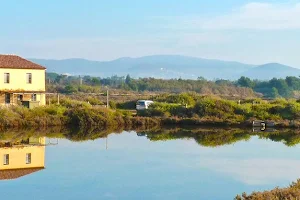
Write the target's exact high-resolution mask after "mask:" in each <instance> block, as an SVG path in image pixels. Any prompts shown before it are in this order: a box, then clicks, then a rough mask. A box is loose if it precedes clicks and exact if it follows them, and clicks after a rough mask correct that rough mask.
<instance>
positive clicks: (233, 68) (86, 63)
mask: <svg viewBox="0 0 300 200" xmlns="http://www.w3.org/2000/svg"><path fill="white" fill-rule="evenodd" d="M29 60H31V61H33V62H35V63H38V64H40V65H43V66H45V67H47V72H56V73H59V74H64V73H68V74H72V75H91V76H100V77H108V76H112V75H118V76H125V75H127V74H130V75H131V76H132V77H136V78H138V77H154V78H163V79H170V78H180V77H181V78H183V79H197V78H198V77H204V78H206V79H231V80H233V79H238V78H239V77H241V76H247V77H249V78H251V79H261V80H267V79H271V78H273V77H276V78H285V77H286V76H299V75H300V69H297V68H293V67H289V66H286V65H282V64H279V63H269V64H265V65H259V66H257V65H249V64H244V63H240V62H230V61H222V60H212V59H202V58H195V57H187V56H179V55H154V56H145V57H140V58H120V59H116V60H112V61H90V60H85V59H77V58H75V59H65V60H46V59H29Z"/></svg>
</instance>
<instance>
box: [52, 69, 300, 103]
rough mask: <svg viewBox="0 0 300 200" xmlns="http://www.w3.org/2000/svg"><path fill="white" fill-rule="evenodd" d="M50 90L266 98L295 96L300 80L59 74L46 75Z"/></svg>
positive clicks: (294, 78)
mask: <svg viewBox="0 0 300 200" xmlns="http://www.w3.org/2000/svg"><path fill="white" fill-rule="evenodd" d="M47 80H48V81H47V83H48V84H47V87H48V90H50V91H56V92H61V93H76V92H95V93H97V92H100V91H101V90H102V91H103V90H104V89H105V88H112V89H122V90H126V91H137V92H144V91H151V92H171V93H182V92H197V93H200V94H214V95H229V96H230V95H231V96H232V95H239V96H253V95H254V92H256V93H260V94H262V95H263V96H264V97H268V98H277V97H285V98H289V97H293V96H294V94H295V91H300V78H299V77H292V76H288V77H286V78H285V79H283V78H279V79H277V78H273V79H271V80H265V81H262V80H252V79H250V78H247V77H244V76H243V77H241V78H239V79H238V80H236V81H231V80H223V79H218V80H206V79H205V78H203V77H199V78H198V79H197V80H186V79H181V78H178V79H167V80H166V79H156V78H138V79H135V78H132V77H130V75H127V76H116V75H115V76H111V77H107V78H101V77H92V76H82V77H80V76H67V75H59V74H56V73H47Z"/></svg>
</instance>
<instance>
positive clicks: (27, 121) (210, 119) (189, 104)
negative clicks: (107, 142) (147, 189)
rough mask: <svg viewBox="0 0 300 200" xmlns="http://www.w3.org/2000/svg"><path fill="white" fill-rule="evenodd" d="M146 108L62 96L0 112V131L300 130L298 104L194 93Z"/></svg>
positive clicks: (165, 98) (161, 100)
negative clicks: (257, 125) (266, 124)
mask: <svg viewBox="0 0 300 200" xmlns="http://www.w3.org/2000/svg"><path fill="white" fill-rule="evenodd" d="M153 100H154V101H155V103H154V104H152V105H151V106H150V109H148V110H144V111H140V112H138V115H137V116H133V115H132V112H130V111H129V110H130V109H134V106H135V104H134V101H128V102H123V103H114V102H113V101H111V102H110V104H111V109H107V108H105V107H103V106H101V105H97V104H96V103H91V102H89V101H79V100H73V99H70V98H67V97H64V98H62V99H61V101H60V105H56V104H52V105H50V106H45V107H38V108H34V109H31V110H30V109H27V108H24V107H19V106H12V107H2V108H1V109H0V128H7V127H49V126H77V127H78V126H79V127H94V126H95V127H108V126H157V125H172V126H175V125H176V126H177V125H179V126H185V125H196V126H219V127H225V126H231V127H245V126H251V123H252V121H253V120H272V121H274V122H275V124H276V126H277V127H290V128H291V127H294V128H299V127H300V101H297V100H286V99H275V100H271V101H266V100H262V99H248V100H225V99H221V98H218V97H212V96H200V95H197V94H195V93H183V94H180V95H166V94H165V95H160V96H156V97H153Z"/></svg>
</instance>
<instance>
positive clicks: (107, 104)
mask: <svg viewBox="0 0 300 200" xmlns="http://www.w3.org/2000/svg"><path fill="white" fill-rule="evenodd" d="M108 95H109V94H108V88H107V90H106V108H109V99H108Z"/></svg>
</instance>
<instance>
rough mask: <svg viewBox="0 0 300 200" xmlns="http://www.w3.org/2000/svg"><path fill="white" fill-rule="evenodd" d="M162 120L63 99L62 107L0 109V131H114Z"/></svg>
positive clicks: (157, 123)
mask: <svg viewBox="0 0 300 200" xmlns="http://www.w3.org/2000/svg"><path fill="white" fill-rule="evenodd" d="M160 122H161V120H159V119H156V118H148V117H132V116H131V114H130V113H129V112H127V111H116V110H112V109H107V108H103V107H97V106H92V105H91V104H88V103H86V102H81V101H76V100H70V99H67V98H65V99H62V100H61V105H51V106H45V107H37V108H34V109H27V108H25V107H21V106H11V107H2V108H1V109H0V128H2V129H4V128H14V127H51V126H76V127H110V126H122V127H123V126H130V127H135V126H156V125H159V124H160Z"/></svg>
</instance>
